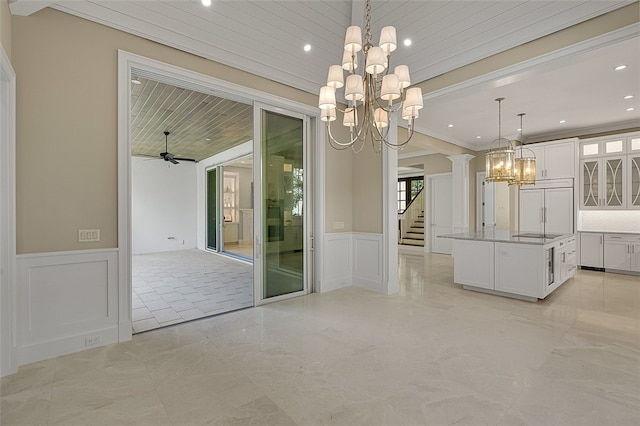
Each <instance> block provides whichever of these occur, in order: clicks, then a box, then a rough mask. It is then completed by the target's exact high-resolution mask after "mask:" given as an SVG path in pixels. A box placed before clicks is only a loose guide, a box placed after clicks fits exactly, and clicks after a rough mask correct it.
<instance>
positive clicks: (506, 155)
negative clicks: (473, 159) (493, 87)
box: [485, 98, 515, 182]
mask: <svg viewBox="0 0 640 426" xmlns="http://www.w3.org/2000/svg"><path fill="white" fill-rule="evenodd" d="M503 100H504V98H497V99H496V102H498V139H496V140H494V141H493V143H492V147H491V149H489V151H487V153H486V155H485V161H486V164H485V166H486V171H485V173H486V178H485V180H486V181H487V182H511V181H512V180H513V179H514V161H515V150H514V149H513V145H511V141H510V140H509V139H506V138H503V137H502V101H503Z"/></svg>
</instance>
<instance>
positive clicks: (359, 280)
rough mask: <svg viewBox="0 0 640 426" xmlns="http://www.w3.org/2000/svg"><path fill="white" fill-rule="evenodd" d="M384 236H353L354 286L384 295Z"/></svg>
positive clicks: (355, 234)
mask: <svg viewBox="0 0 640 426" xmlns="http://www.w3.org/2000/svg"><path fill="white" fill-rule="evenodd" d="M383 255H384V251H383V250H382V234H364V233H354V234H353V251H352V256H353V285H356V286H358V287H362V288H366V289H367V290H371V291H375V292H377V293H383V287H384V286H383V284H384V283H383V273H382V272H383V268H382V262H383Z"/></svg>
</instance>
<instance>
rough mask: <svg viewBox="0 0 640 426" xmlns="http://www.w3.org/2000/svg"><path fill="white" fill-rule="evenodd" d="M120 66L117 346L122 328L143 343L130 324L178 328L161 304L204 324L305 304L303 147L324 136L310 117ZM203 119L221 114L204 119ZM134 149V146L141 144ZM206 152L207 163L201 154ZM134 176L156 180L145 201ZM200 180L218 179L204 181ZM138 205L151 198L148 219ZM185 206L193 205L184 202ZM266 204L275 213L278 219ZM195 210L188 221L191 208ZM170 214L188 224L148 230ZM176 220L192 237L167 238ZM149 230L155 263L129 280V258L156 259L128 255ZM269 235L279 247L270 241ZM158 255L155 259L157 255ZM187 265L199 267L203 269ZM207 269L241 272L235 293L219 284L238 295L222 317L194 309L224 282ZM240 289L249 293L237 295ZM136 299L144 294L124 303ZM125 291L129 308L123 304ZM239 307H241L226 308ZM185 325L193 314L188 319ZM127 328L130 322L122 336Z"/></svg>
mask: <svg viewBox="0 0 640 426" xmlns="http://www.w3.org/2000/svg"><path fill="white" fill-rule="evenodd" d="M119 57H120V69H119V81H120V85H119V87H120V90H121V94H122V97H121V98H119V99H120V101H119V117H120V119H119V123H121V126H120V133H119V151H120V154H119V161H120V164H121V167H119V182H120V185H119V188H120V189H119V203H118V212H119V215H118V217H119V223H120V224H121V226H119V241H120V243H119V265H120V266H119V268H120V281H121V284H120V289H121V290H122V291H121V294H122V296H120V297H119V302H120V323H121V336H123V337H124V338H126V335H127V333H128V331H127V328H129V330H133V331H134V332H139V331H142V329H140V328H136V327H135V326H133V327H132V325H135V323H136V321H140V320H149V321H148V322H149V323H152V325H153V326H152V327H148V328H146V329H152V328H155V327H157V326H159V327H162V326H165V325H172V324H176V323H178V322H181V320H180V318H176V314H175V313H174V312H171V311H169V310H168V308H167V306H166V304H168V305H169V307H171V308H173V310H174V311H176V312H178V314H180V312H182V311H179V310H178V308H176V306H174V305H178V306H179V309H184V308H188V309H186V311H192V310H193V307H192V306H191V305H189V303H191V304H193V305H195V306H196V308H198V309H199V310H200V311H202V312H203V314H205V316H208V315H215V314H219V313H224V312H227V311H230V310H234V309H240V308H243V307H247V306H255V305H258V304H263V303H270V302H275V301H279V300H282V299H286V298H290V297H296V296H298V295H304V294H307V293H309V292H310V291H311V288H312V287H311V284H310V283H311V277H312V276H313V269H312V265H313V263H314V262H313V257H314V251H313V230H314V223H313V222H312V217H313V215H312V214H311V213H312V211H313V209H314V208H316V206H315V204H314V203H313V202H312V201H313V199H314V196H313V194H314V193H316V191H314V190H312V187H313V185H314V184H315V183H314V182H315V181H314V180H313V179H312V177H313V171H314V169H313V167H311V158H316V157H312V156H311V155H310V154H311V149H309V147H312V146H315V144H314V141H316V140H319V139H320V136H321V135H322V128H321V127H320V126H317V123H316V121H317V120H318V117H317V116H316V114H317V111H316V109H315V108H311V107H308V106H306V105H302V104H298V103H296V102H292V101H284V100H282V99H278V98H273V97H272V96H270V95H266V94H263V93H261V92H258V91H255V90H252V89H248V88H244V87H241V86H237V85H234V84H232V83H228V82H224V81H221V80H217V79H214V78H211V77H207V76H203V75H201V74H196V73H193V72H191V71H188V70H185V69H178V68H176V67H173V66H170V65H166V64H161V63H158V62H156V61H152V60H149V59H146V58H143V57H140V56H137V55H132V54H129V53H126V52H120V53H119ZM134 80H135V81H134ZM145 97H146V101H145V100H144V99H145ZM165 99H166V100H165ZM272 101H273V102H274V103H275V105H273V104H271V103H270V102H272ZM261 102H269V103H261ZM185 107H186V111H185ZM212 109H213V110H215V111H217V112H218V113H219V114H217V116H215V117H208V116H207V114H208V113H209V112H210V111H211V110H212ZM245 117H247V118H246V119H245ZM145 120H146V122H145ZM198 123H200V124H198ZM198 129H204V130H206V131H207V132H210V134H205V133H202V132H198V131H197V130H198ZM166 132H169V133H170V136H169V139H168V140H164V139H163V138H164V134H165V133H166ZM190 137H195V139H193V138H192V139H190ZM137 138H140V140H142V141H144V142H143V143H139V141H138V140H137ZM158 138H160V139H161V142H160V143H162V144H163V145H162V146H161V147H158V146H157V145H154V144H156V143H157V139H158ZM211 147H214V148H216V149H217V151H215V152H213V153H212V152H210V151H208V150H209V149H210V148H211ZM316 151H319V150H316ZM316 153H317V152H316ZM251 156H253V158H251ZM276 157H281V158H282V160H283V162H282V164H281V167H282V169H281V171H280V172H279V174H277V173H276V174H273V175H272V173H271V172H273V171H275V169H272V170H268V168H269V167H271V166H270V164H272V163H273V161H271V160H273V159H274V158H276ZM172 160H175V162H174V161H172ZM243 160H244V161H247V160H251V162H252V163H253V168H252V169H251V168H250V167H246V166H244V167H243V166H241V164H242V161H243ZM237 161H240V164H238V163H237ZM141 165H142V167H144V166H149V165H153V167H155V168H156V169H158V170H156V175H155V177H154V178H151V179H149V178H148V179H146V182H147V184H148V186H149V188H147V189H148V190H145V191H140V190H139V189H138V188H137V183H136V182H145V179H142V180H139V181H137V180H136V176H138V177H139V175H140V173H139V172H140V170H141ZM218 166H219V167H218ZM150 167H151V166H150ZM210 169H215V170H216V171H215V172H212V173H211V174H209V170H210ZM246 169H249V170H251V171H252V172H251V174H252V176H253V179H252V180H251V181H248V182H255V185H254V186H253V188H252V189H250V190H249V191H242V190H241V187H242V185H243V182H242V181H243V178H242V175H243V174H247V173H246V172H247V170H246ZM162 173H164V176H163V175H162ZM185 175H186V176H195V178H193V179H192V178H191V177H188V178H186V179H191V180H195V182H196V185H195V189H193V185H190V184H189V185H187V184H181V183H179V182H180V181H181V179H182V180H184V179H185ZM267 183H268V184H267ZM272 186H278V190H277V191H278V194H277V195H278V196H277V197H271V195H268V196H267V194H272V191H271V189H272V188H271V187H272ZM208 187H212V188H215V196H216V197H219V198H218V199H219V200H220V201H217V202H216V203H214V204H216V206H214V207H213V208H208V205H207V204H208V203H210V201H209V197H208V196H207V191H208ZM225 190H226V192H225ZM236 190H237V191H236ZM245 192H248V193H249V194H251V195H249V199H250V200H252V201H251V202H252V203H253V204H252V205H251V204H250V205H249V207H247V206H246V204H243V201H242V199H241V197H243V196H246V194H245V195H243V193H245ZM194 193H195V195H194ZM139 194H144V195H145V196H147V197H149V196H150V195H152V194H154V195H155V197H154V199H153V200H152V201H153V202H154V203H156V204H155V208H153V209H151V210H149V205H150V203H148V202H143V203H140V202H138V201H136V195H139ZM225 196H227V198H226V199H225ZM216 197H213V198H211V200H215V199H216ZM278 197H280V198H278ZM185 198H186V200H187V201H188V200H191V201H189V202H186V201H185ZM194 198H195V203H194V202H193V199H194ZM160 202H162V204H159V203H160ZM225 202H226V207H225ZM274 202H275V205H276V206H277V207H280V208H279V212H278V214H277V215H276V216H277V217H275V216H274V215H275V213H274V212H275V210H276V209H274V208H273V207H274V204H273V203H274ZM194 204H195V210H193V209H191V207H189V206H193V205H194ZM140 206H143V207H144V208H146V209H147V211H146V214H140V212H141V209H140V208H139V207H140ZM178 207H179V208H181V209H182V210H184V209H187V210H189V209H191V213H188V214H186V215H184V216H183V218H182V219H180V220H175V219H176V218H175V217H174V218H173V219H174V220H168V221H167V220H165V221H164V222H163V223H161V224H159V223H158V217H160V216H163V215H165V216H166V215H167V214H169V213H170V212H172V211H175V209H176V208H178ZM225 210H226V211H225ZM142 211H144V209H142ZM193 211H195V213H193ZM210 212H211V213H212V214H209V213H210ZM213 212H215V213H213ZM183 213H184V212H183ZM252 214H253V223H251V222H252V221H251V217H252ZM225 216H226V220H225ZM184 217H188V221H189V222H190V223H191V225H190V226H189V227H187V228H181V229H177V228H176V226H177V225H178V224H184V223H185V220H184ZM194 218H195V219H194ZM194 221H195V226H194V225H193V222H194ZM209 222H211V223H213V227H211V226H209ZM275 222H277V223H275ZM150 224H155V226H152V227H151V228H152V229H153V230H154V231H155V233H151V232H149V233H148V234H149V235H152V236H153V237H154V238H155V243H156V244H152V245H151V248H152V249H153V250H155V253H156V255H157V257H159V258H161V259H160V260H153V261H149V262H147V264H148V265H146V266H149V269H148V270H146V271H144V272H143V273H142V274H137V273H136V264H135V260H136V259H135V256H138V254H141V255H145V256H146V255H153V254H154V253H138V252H137V250H138V248H139V247H140V245H139V244H138V243H137V240H136V237H137V236H138V234H139V229H138V228H139V227H140V226H142V227H143V228H144V227H145V226H147V227H149V225H150ZM185 229H186V230H185ZM275 230H277V232H276V234H275V235H277V238H274V232H275ZM225 234H226V236H225ZM225 237H226V238H225ZM236 238H237V240H236ZM160 247H162V248H163V250H158V248H160ZM172 251H173V252H174V254H176V255H179V256H178V261H177V262H170V261H168V260H167V259H162V257H163V256H166V255H168V254H167V253H169V252H172ZM158 253H159V254H158ZM251 254H253V262H251V260H252V259H251ZM189 256H191V257H195V258H197V259H196V260H202V259H208V260H207V261H205V262H206V263H205V265H204V266H203V265H201V264H198V263H197V262H196V260H193V259H191V258H190V257H189ZM148 257H151V256H148ZM214 258H215V259H216V262H217V261H218V260H220V261H223V262H231V264H233V265H236V266H237V267H238V268H240V267H242V268H245V269H246V268H248V270H249V271H250V274H249V276H250V277H251V279H247V280H243V281H242V288H240V287H241V286H240V285H239V281H238V279H236V278H232V277H226V281H227V282H230V283H235V284H238V285H237V286H236V287H235V288H232V289H231V290H230V291H233V292H234V293H233V294H226V296H227V298H226V299H224V300H222V301H221V303H222V304H223V305H224V306H222V308H223V309H217V308H218V307H216V309H212V308H213V307H212V306H211V303H210V302H208V301H206V300H199V298H200V297H201V296H204V295H207V294H203V293H208V295H211V294H214V293H216V290H220V289H219V288H216V287H218V286H216V285H214V286H213V288H211V287H212V285H211V284H212V283H210V282H205V281H206V279H209V278H212V276H215V277H216V278H219V277H222V278H224V274H221V273H220V271H221V270H222V267H221V266H220V265H215V266H211V265H212V264H213V263H214V261H212V260H211V259H214ZM274 259H276V260H275V261H274ZM252 263H253V264H252ZM167 264H168V265H171V264H174V265H177V268H176V270H174V271H163V270H162V267H161V266H163V265H167ZM185 265H196V266H195V267H196V269H198V271H197V272H198V274H199V276H198V277H194V276H192V275H189V274H187V272H186V270H185V268H184V266H185ZM236 272H237V271H236ZM201 278H204V279H205V281H201V280H200V279H201ZM149 280H152V281H153V280H155V281H154V282H156V283H157V284H158V285H159V286H160V287H164V288H161V291H166V292H167V293H161V292H158V291H155V293H156V294H151V293H152V292H151V290H152V289H149V287H152V286H151V285H147V284H148V281H149ZM249 281H250V283H249V285H245V284H246V282H249ZM163 282H164V284H167V283H169V284H173V285H177V286H178V288H176V287H175V286H171V285H163ZM191 282H195V283H196V285H191ZM207 286H208V287H210V288H209V289H208V290H207ZM220 286H221V284H220ZM134 287H137V288H136V290H140V287H142V289H141V290H140V291H136V292H134V291H133V290H134ZM188 287H191V288H188ZM200 289H204V290H203V291H201V290H200ZM127 290H128V293H129V295H131V298H129V297H127V296H126V295H127ZM136 293H140V294H136ZM218 293H220V291H218ZM141 294H142V295H141ZM167 294H168V295H169V296H166V295H167ZM231 296H234V297H231ZM231 299H235V300H231ZM238 300H239V301H240V303H241V304H240V305H238V304H235V302H237V301H238ZM142 308H146V310H144V309H142ZM150 308H154V309H150ZM203 308H207V309H203ZM156 310H158V311H163V310H166V311H164V312H163V314H166V316H165V317H164V318H163V319H164V321H157V318H156V321H157V323H158V325H155V324H154V323H153V320H152V318H149V317H148V316H149V315H150V313H149V312H148V311H151V312H152V313H153V311H156ZM205 310H207V312H205ZM186 311H185V312H186ZM128 312H131V315H130V316H129V315H128ZM190 313H193V314H194V315H195V314H197V312H196V311H192V312H190ZM142 315H144V316H145V317H146V318H143V317H142ZM180 316H182V315H180ZM127 317H129V318H130V319H131V321H130V323H129V324H127V321H126V319H127ZM154 317H155V316H154ZM195 318H197V317H195ZM195 318H193V319H195ZM184 320H187V319H186V318H184ZM127 325H129V327H127Z"/></svg>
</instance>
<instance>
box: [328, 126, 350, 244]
mask: <svg viewBox="0 0 640 426" xmlns="http://www.w3.org/2000/svg"><path fill="white" fill-rule="evenodd" d="M322 124H324V123H322ZM334 124H335V123H334ZM346 129H347V128H346V127H344V126H342V125H341V124H340V125H332V126H331V132H332V133H333V135H334V136H335V137H336V138H340V139H339V140H347V138H348V137H349V133H348V132H347V131H346ZM327 137H328V136H327ZM321 143H324V144H325V170H326V175H325V194H324V195H325V213H326V216H325V219H324V220H325V225H324V226H325V232H329V233H332V232H351V231H353V205H352V203H353V201H352V192H351V187H352V185H353V170H352V169H353V164H352V162H353V151H351V150H350V149H345V150H336V149H333V148H331V147H330V146H329V143H328V142H327V141H321ZM340 224H343V226H344V228H342V229H340V226H339V225H340Z"/></svg>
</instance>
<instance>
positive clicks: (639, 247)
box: [631, 241, 640, 272]
mask: <svg viewBox="0 0 640 426" xmlns="http://www.w3.org/2000/svg"><path fill="white" fill-rule="evenodd" d="M631 270H632V271H634V272H640V241H638V242H637V243H631Z"/></svg>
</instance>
